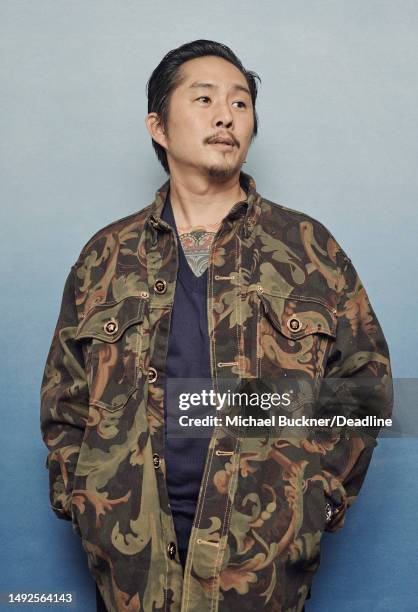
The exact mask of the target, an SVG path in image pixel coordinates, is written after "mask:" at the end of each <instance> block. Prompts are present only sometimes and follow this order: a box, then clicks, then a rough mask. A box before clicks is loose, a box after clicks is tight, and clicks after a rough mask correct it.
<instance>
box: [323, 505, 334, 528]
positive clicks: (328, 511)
mask: <svg viewBox="0 0 418 612" xmlns="http://www.w3.org/2000/svg"><path fill="white" fill-rule="evenodd" d="M332 514H333V512H332V506H331V504H330V503H329V502H326V504H325V522H326V523H329V522H330V520H331V519H332Z"/></svg>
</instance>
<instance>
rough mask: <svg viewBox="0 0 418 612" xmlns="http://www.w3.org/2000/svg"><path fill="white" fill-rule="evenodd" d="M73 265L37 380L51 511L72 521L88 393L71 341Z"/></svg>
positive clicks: (76, 344) (76, 347)
mask: <svg viewBox="0 0 418 612" xmlns="http://www.w3.org/2000/svg"><path fill="white" fill-rule="evenodd" d="M74 275H75V266H72V268H71V270H70V273H69V274H68V277H67V280H66V283H65V287H64V292H63V296H62V302H61V309H60V313H59V317H58V321H57V324H56V327H55V331H54V335H53V338H52V343H51V347H50V349H49V353H48V357H47V360H46V364H45V369H44V373H43V379H42V384H41V411H40V424H41V432H42V438H43V441H44V442H45V444H46V446H47V447H48V449H49V453H48V456H47V460H46V464H45V467H46V468H47V469H48V470H49V496H50V503H51V506H52V509H53V511H54V512H55V514H56V515H57V516H58V517H59V518H62V519H65V520H71V493H72V489H73V479H74V472H75V468H76V464H77V459H78V455H79V452H80V447H81V443H82V439H83V435H84V431H85V427H86V423H87V418H88V404H89V393H88V385H87V379H86V373H85V364H84V358H83V351H82V347H81V346H80V342H77V341H75V340H74V335H75V332H76V330H77V325H78V318H77V310H76V304H75V295H74V287H75V277H74Z"/></svg>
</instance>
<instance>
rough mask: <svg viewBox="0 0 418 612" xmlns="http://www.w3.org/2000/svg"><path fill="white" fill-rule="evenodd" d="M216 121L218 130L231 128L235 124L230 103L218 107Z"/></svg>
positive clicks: (215, 114) (215, 115)
mask: <svg viewBox="0 0 418 612" xmlns="http://www.w3.org/2000/svg"><path fill="white" fill-rule="evenodd" d="M214 121H215V125H216V127H217V128H219V127H222V126H223V127H226V128H230V127H231V126H232V123H233V115H232V112H231V108H230V106H229V104H228V103H221V104H218V105H217V106H216V110H215V113H214Z"/></svg>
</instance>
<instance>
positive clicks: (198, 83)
mask: <svg viewBox="0 0 418 612" xmlns="http://www.w3.org/2000/svg"><path fill="white" fill-rule="evenodd" d="M202 87H206V88H208V89H217V88H218V86H217V85H214V84H213V83H203V82H201V81H194V83H192V84H191V85H189V89H199V88H202ZM232 89H233V90H235V91H244V92H245V93H247V94H248V95H249V96H250V97H251V93H250V90H249V89H248V87H245V86H244V85H240V84H239V83H234V85H233V87H232Z"/></svg>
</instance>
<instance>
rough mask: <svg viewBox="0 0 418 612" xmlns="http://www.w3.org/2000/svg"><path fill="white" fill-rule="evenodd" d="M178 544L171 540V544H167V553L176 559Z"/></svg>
mask: <svg viewBox="0 0 418 612" xmlns="http://www.w3.org/2000/svg"><path fill="white" fill-rule="evenodd" d="M176 550H177V548H176V545H175V544H174V542H170V544H169V545H168V546H167V554H168V556H169V557H170V559H174V558H175V556H176Z"/></svg>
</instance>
